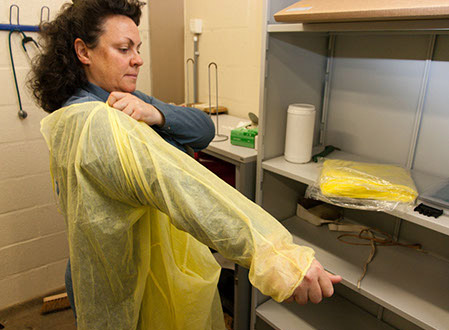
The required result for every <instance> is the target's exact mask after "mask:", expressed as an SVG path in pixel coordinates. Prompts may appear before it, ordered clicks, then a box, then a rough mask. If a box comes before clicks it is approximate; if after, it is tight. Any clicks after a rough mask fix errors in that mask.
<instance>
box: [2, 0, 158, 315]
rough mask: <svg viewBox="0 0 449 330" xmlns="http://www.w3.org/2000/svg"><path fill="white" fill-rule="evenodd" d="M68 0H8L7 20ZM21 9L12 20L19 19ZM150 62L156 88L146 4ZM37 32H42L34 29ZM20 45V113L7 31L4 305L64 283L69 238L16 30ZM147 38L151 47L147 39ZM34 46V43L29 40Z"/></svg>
mask: <svg viewBox="0 0 449 330" xmlns="http://www.w3.org/2000/svg"><path fill="white" fill-rule="evenodd" d="M64 2H66V1H63V0H46V1H43V0H34V1H29V0H13V1H12V0H6V1H5V0H2V1H1V2H0V23H4V24H8V23H9V7H10V5H11V4H13V3H14V4H17V5H18V6H19V7H20V23H21V24H25V25H37V24H38V22H39V18H40V8H41V6H43V5H45V6H48V7H50V10H51V17H54V16H55V14H56V13H57V11H58V10H59V8H60V7H61V5H62V4H63V3H64ZM15 13H16V11H15V10H14V15H13V23H15V22H16V16H15ZM140 31H141V38H142V41H143V44H144V46H143V47H142V56H143V58H144V62H145V64H144V67H143V68H142V69H141V74H140V77H139V81H138V88H139V89H140V90H142V91H144V92H147V93H150V90H151V84H150V81H151V80H150V70H149V68H150V65H149V64H150V63H149V28H148V15H147V11H146V8H145V10H144V16H143V18H142V23H141V26H140ZM27 34H29V35H30V36H33V37H34V38H37V36H36V33H27ZM12 37H13V38H12V39H13V52H14V61H15V64H16V73H17V75H18V80H19V88H20V93H21V97H22V104H23V108H24V110H25V111H26V112H28V117H27V118H26V119H25V120H21V119H19V117H18V116H17V112H18V109H19V106H18V101H17V96H16V92H15V88H14V83H13V73H12V69H11V64H10V59H9V50H8V32H5V31H0V86H1V88H0V309H4V308H6V307H8V306H11V305H14V304H17V303H21V302H24V301H27V300H30V299H32V298H35V297H37V296H40V295H45V294H47V293H49V292H51V291H54V290H56V289H59V288H62V287H63V286H64V271H65V266H66V262H67V258H68V245H67V238H66V233H65V223H64V219H63V216H62V215H61V214H59V213H58V211H57V208H56V199H55V195H54V193H53V190H52V185H51V179H50V174H49V164H48V150H47V147H46V145H45V142H44V140H43V138H42V136H41V134H40V132H39V128H40V124H39V122H40V120H41V119H42V118H44V117H45V116H46V115H47V113H46V112H44V111H43V110H41V109H40V108H38V107H37V106H36V105H35V104H34V102H33V100H32V98H31V96H30V93H29V92H28V91H27V89H26V88H25V86H24V81H25V77H26V75H27V73H28V71H29V67H30V65H29V61H28V59H27V57H26V56H25V54H24V52H23V50H22V49H21V44H20V40H21V38H20V37H19V36H18V35H17V34H14V35H13V36H12ZM145 45H146V46H147V47H145ZM29 47H30V48H32V46H29Z"/></svg>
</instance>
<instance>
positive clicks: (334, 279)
mask: <svg viewBox="0 0 449 330" xmlns="http://www.w3.org/2000/svg"><path fill="white" fill-rule="evenodd" d="M326 274H327V276H328V277H329V279H330V280H331V282H332V284H337V283H340V282H341V280H342V278H341V276H340V275H334V274H332V273H329V272H328V271H326Z"/></svg>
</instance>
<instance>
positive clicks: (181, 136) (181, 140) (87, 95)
mask: <svg viewBox="0 0 449 330" xmlns="http://www.w3.org/2000/svg"><path fill="white" fill-rule="evenodd" d="M131 94H133V95H135V96H137V97H138V98H140V99H141V100H142V101H144V102H146V103H148V104H151V105H153V106H154V107H155V108H156V109H158V110H159V111H160V112H161V113H162V114H163V115H164V117H165V124H164V126H162V127H159V126H157V125H153V126H151V127H152V128H153V129H154V130H155V131H156V132H157V133H158V134H159V135H160V136H161V137H162V138H163V139H164V140H165V141H167V142H168V143H170V144H171V145H173V146H175V147H176V148H178V149H180V150H182V151H184V152H186V146H188V147H191V148H192V149H193V150H194V151H199V150H201V149H204V148H206V147H207V146H208V145H209V143H210V142H211V141H212V139H213V138H214V136H215V127H214V124H213V122H212V120H211V119H210V118H209V116H208V115H207V114H206V113H204V112H203V111H201V110H198V109H195V108H187V107H179V106H175V105H171V104H167V103H164V102H162V101H159V100H158V99H156V98H154V97H152V96H148V95H146V94H145V93H142V92H139V91H135V92H133V93H131ZM108 97H109V93H108V92H107V91H105V90H104V89H102V88H100V87H98V86H97V85H94V84H92V83H88V85H87V86H86V87H83V88H79V89H78V90H77V91H76V92H75V94H74V95H72V96H71V97H70V98H69V99H68V100H67V101H66V102H65V103H64V104H63V106H64V107H65V106H68V105H72V104H76V103H84V102H91V101H101V102H106V101H107V99H108Z"/></svg>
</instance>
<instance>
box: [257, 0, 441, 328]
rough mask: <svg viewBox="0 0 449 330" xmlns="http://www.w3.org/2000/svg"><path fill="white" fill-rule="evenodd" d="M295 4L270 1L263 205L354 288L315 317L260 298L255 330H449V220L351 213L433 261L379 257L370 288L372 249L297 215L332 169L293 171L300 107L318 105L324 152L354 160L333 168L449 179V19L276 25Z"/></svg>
mask: <svg viewBox="0 0 449 330" xmlns="http://www.w3.org/2000/svg"><path fill="white" fill-rule="evenodd" d="M294 2H296V1H294V0H265V1H264V4H265V8H264V9H265V14H266V16H265V18H264V22H265V27H264V29H265V30H264V42H265V44H264V45H265V47H263V52H262V64H263V65H262V67H263V70H262V74H261V100H260V104H261V109H260V112H259V118H260V124H259V131H260V134H259V139H260V140H259V146H258V150H259V151H258V158H257V182H256V184H257V187H256V201H257V203H258V204H259V205H261V206H262V207H263V208H265V209H266V210H267V211H268V212H270V213H271V214H272V215H273V216H275V217H276V218H277V219H279V221H281V222H282V223H283V224H284V226H286V228H287V229H288V230H289V231H290V232H291V233H292V235H293V237H294V240H295V241H296V242H297V243H298V244H301V245H308V246H311V247H313V248H314V249H315V251H316V256H317V259H318V260H319V261H320V262H321V263H322V264H323V266H324V267H325V268H327V269H328V270H329V271H331V272H333V273H338V274H340V275H342V277H343V282H342V284H341V285H339V286H337V287H336V292H337V295H336V297H335V298H332V299H330V300H329V301H326V302H324V303H321V304H318V305H312V306H309V305H307V306H306V307H303V306H296V305H286V304H278V303H276V302H274V301H273V300H271V299H269V297H265V296H263V295H262V294H261V293H260V292H258V291H257V290H255V289H254V290H253V297H252V298H253V299H252V315H251V319H252V320H251V329H271V328H272V329H279V330H292V329H361V328H363V329H369V328H373V329H384V328H385V329H389V328H391V327H392V328H396V329H401V330H405V329H407V330H409V329H445V328H447V325H448V324H449V281H448V279H449V251H448V249H447V247H448V246H449V216H448V214H444V215H443V216H441V217H439V218H438V219H434V218H429V217H425V216H423V215H420V214H418V213H416V212H414V211H413V208H412V207H402V208H399V209H396V210H395V211H388V212H387V211H386V212H369V211H360V210H349V209H345V210H344V216H345V218H347V219H350V220H351V221H354V222H357V223H360V224H364V225H368V226H371V227H376V228H379V229H381V230H383V231H386V232H389V233H390V234H391V235H392V236H394V237H397V239H398V240H399V241H402V242H408V243H420V244H422V246H423V249H425V250H426V251H428V253H422V252H417V251H415V250H412V249H407V248H403V247H379V248H378V251H377V254H376V257H375V259H374V260H373V262H372V263H371V264H370V265H369V267H368V272H367V274H366V277H365V278H364V279H363V281H362V284H361V287H360V289H358V288H357V280H358V278H359V277H360V275H361V273H362V270H361V269H362V266H363V264H364V262H365V260H366V258H367V257H368V255H369V247H354V246H350V245H345V244H342V243H341V242H339V241H338V240H337V239H336V236H338V235H337V234H335V233H332V232H329V231H328V230H327V228H324V227H323V228H321V227H314V226H312V225H310V224H308V223H306V222H304V221H302V220H301V219H299V218H298V217H296V216H295V212H296V203H297V201H298V198H300V197H302V196H303V195H304V192H305V189H306V188H307V185H310V184H312V183H313V182H315V181H316V179H317V178H318V176H319V171H320V163H318V164H317V163H307V164H292V163H289V162H287V161H285V159H284V157H283V153H284V147H285V145H284V142H285V127H286V120H287V108H288V105H289V104H292V103H310V104H314V105H315V107H316V109H317V118H318V120H317V123H316V126H315V136H314V144H315V146H316V147H317V148H320V145H321V144H324V145H328V144H332V145H335V146H338V147H340V148H341V149H342V151H339V152H334V153H333V154H331V158H337V159H347V160H354V161H368V162H378V163H390V164H398V165H402V166H404V167H407V168H410V169H411V173H412V177H413V178H414V180H415V183H416V185H417V188H418V191H419V192H422V191H424V190H425V189H427V188H428V187H430V186H432V185H433V184H435V183H437V182H439V181H440V180H441V179H442V178H444V177H448V176H449V170H448V169H449V153H448V152H447V151H443V150H447V142H446V143H445V141H449V130H448V129H447V128H448V127H449V111H448V110H447V104H448V103H449V93H447V86H449V33H448V32H449V19H448V20H446V19H435V20H403V21H394V22H386V21H383V22H381V21H379V22H355V23H354V22H345V23H325V24H324V23H323V24H317V23H313V24H282V23H276V22H275V21H274V19H273V14H274V13H276V12H277V11H279V10H281V9H283V8H285V7H287V6H289V5H291V4H293V3H294ZM319 119H321V121H320V120H319ZM338 315H345V318H344V319H343V320H341V319H340V318H339V317H338ZM345 322H346V323H345ZM358 322H361V323H358ZM357 324H363V326H357Z"/></svg>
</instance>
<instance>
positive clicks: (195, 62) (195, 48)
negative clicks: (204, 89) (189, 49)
mask: <svg viewBox="0 0 449 330" xmlns="http://www.w3.org/2000/svg"><path fill="white" fill-rule="evenodd" d="M198 42H199V36H198V34H195V35H194V36H193V58H194V60H193V103H198V58H199V56H200V52H199V51H198Z"/></svg>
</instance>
